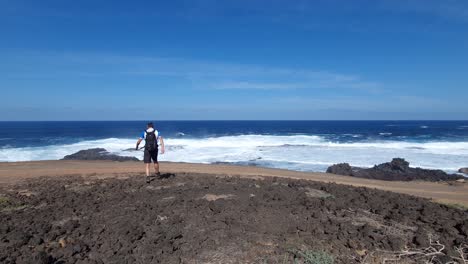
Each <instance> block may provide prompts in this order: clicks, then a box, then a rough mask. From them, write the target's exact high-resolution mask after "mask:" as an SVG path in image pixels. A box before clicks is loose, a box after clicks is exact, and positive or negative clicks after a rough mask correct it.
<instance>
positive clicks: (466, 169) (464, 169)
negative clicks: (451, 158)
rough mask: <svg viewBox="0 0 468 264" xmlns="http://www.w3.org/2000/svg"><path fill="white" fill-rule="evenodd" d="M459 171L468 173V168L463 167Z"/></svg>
mask: <svg viewBox="0 0 468 264" xmlns="http://www.w3.org/2000/svg"><path fill="white" fill-rule="evenodd" d="M458 172H461V173H465V174H468V168H461V169H459V170H458Z"/></svg>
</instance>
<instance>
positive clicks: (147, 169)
mask: <svg viewBox="0 0 468 264" xmlns="http://www.w3.org/2000/svg"><path fill="white" fill-rule="evenodd" d="M145 165H146V176H147V177H149V176H150V164H149V163H146V164H145Z"/></svg>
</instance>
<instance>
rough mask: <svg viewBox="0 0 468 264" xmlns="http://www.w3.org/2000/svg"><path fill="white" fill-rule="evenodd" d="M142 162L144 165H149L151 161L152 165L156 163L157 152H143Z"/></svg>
mask: <svg viewBox="0 0 468 264" xmlns="http://www.w3.org/2000/svg"><path fill="white" fill-rule="evenodd" d="M143 160H144V161H145V163H151V160H153V162H154V163H158V150H157V149H156V150H154V151H148V150H145V155H144V157H143Z"/></svg>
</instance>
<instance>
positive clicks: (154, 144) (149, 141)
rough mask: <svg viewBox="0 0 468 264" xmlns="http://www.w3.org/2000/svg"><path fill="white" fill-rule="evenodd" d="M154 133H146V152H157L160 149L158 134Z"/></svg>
mask: <svg viewBox="0 0 468 264" xmlns="http://www.w3.org/2000/svg"><path fill="white" fill-rule="evenodd" d="M154 132H155V131H152V132H146V137H145V142H146V143H145V150H148V151H155V150H157V149H158V139H157V138H156V134H155V133H154Z"/></svg>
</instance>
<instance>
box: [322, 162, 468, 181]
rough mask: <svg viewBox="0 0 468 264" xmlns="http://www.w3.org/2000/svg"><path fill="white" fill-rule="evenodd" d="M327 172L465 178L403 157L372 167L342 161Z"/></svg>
mask: <svg viewBox="0 0 468 264" xmlns="http://www.w3.org/2000/svg"><path fill="white" fill-rule="evenodd" d="M327 172H328V173H333V174H338V175H345V176H353V177H359V178H367V179H377V180H386V181H412V180H425V181H449V180H458V179H463V178H464V177H463V176H461V175H457V174H447V173H446V172H444V171H442V170H428V169H421V168H412V167H410V166H409V163H408V162H407V161H406V160H404V159H401V158H395V159H393V160H392V161H391V162H386V163H382V164H380V165H376V166H374V167H372V168H360V167H352V166H351V165H349V164H348V163H340V164H335V165H332V166H330V167H328V169H327Z"/></svg>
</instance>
